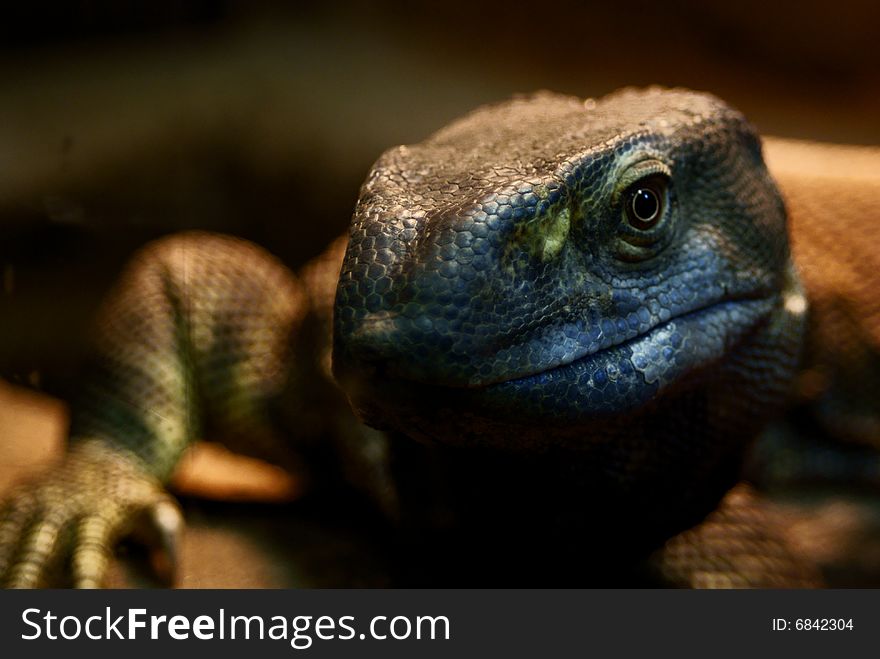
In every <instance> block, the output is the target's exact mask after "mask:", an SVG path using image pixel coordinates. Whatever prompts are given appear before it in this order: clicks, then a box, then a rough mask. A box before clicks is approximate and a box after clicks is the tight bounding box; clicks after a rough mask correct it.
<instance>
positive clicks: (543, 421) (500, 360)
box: [334, 88, 805, 469]
mask: <svg viewBox="0 0 880 659" xmlns="http://www.w3.org/2000/svg"><path fill="white" fill-rule="evenodd" d="M804 307H805V305H804V302H803V297H802V296H801V295H800V293H799V288H798V285H797V279H796V277H795V276H794V275H793V270H792V268H791V266H790V261H789V249H788V239H787V231H786V213H785V208H784V205H783V203H782V200H781V198H780V195H779V193H778V191H777V189H776V187H775V185H774V183H773V181H772V179H771V177H770V175H769V174H768V172H767V169H766V167H765V165H764V162H763V159H762V155H761V144H760V140H759V138H758V137H757V135H756V133H755V132H754V130H753V129H752V128H751V126H750V125H749V124H748V122H747V121H746V120H745V119H744V118H743V117H742V115H741V114H740V113H738V112H737V111H735V110H733V109H732V108H730V107H729V106H727V105H726V104H724V103H723V102H721V101H720V100H718V99H716V98H714V97H712V96H710V95H706V94H699V93H694V92H689V91H683V90H660V89H653V88H652V89H648V90H623V91H620V92H616V93H614V94H612V95H610V96H607V97H604V98H602V99H599V100H597V101H593V100H588V101H582V100H578V99H576V98H572V97H567V96H560V95H554V94H549V93H539V94H536V95H533V96H529V97H522V98H515V99H513V100H510V101H507V102H505V103H501V104H499V105H494V106H487V107H483V108H480V109H477V110H476V111H474V112H473V113H471V114H469V115H467V116H465V117H464V118H462V119H460V120H458V121H456V122H454V123H453V124H451V125H449V126H448V127H446V128H444V129H443V130H441V131H439V132H438V133H436V134H435V135H433V136H432V137H430V138H429V139H427V140H426V141H424V142H422V143H421V144H417V145H414V146H402V147H398V148H395V149H391V150H390V151H388V152H386V153H385V154H384V155H383V156H382V157H381V158H380V159H379V160H378V162H377V163H376V164H375V165H374V167H373V169H372V171H371V172H370V174H369V176H368V177H367V180H366V182H365V183H364V184H363V187H362V190H361V195H360V199H359V201H358V204H357V207H356V210H355V212H354V218H353V221H352V224H351V232H350V241H349V245H348V250H347V253H346V256H345V259H344V263H343V266H342V272H341V275H340V280H339V285H338V289H337V297H336V306H335V320H334V323H335V325H334V372H335V374H336V376H337V380H338V381H339V382H340V384H341V386H342V387H343V389H344V390H345V391H346V393H347V394H348V395H349V398H350V399H351V401H352V403H353V405H354V408H355V410H356V411H357V412H358V413H359V414H360V415H361V416H362V418H363V419H364V420H365V421H367V422H368V423H370V424H371V425H375V426H377V427H380V428H383V429H391V430H395V431H400V432H403V433H405V434H407V435H409V436H412V437H415V438H417V439H423V440H425V441H440V442H445V443H454V444H481V445H485V444H491V445H493V446H504V447H509V448H517V447H528V448H530V449H531V448H534V447H536V446H545V447H549V446H554V445H557V446H558V445H565V446H573V447H583V446H596V445H598V444H601V445H604V446H609V445H611V446H614V445H617V446H619V444H615V443H614V442H609V441H608V440H609V439H614V438H616V439H620V438H621V437H622V436H624V435H625V436H626V438H627V441H629V442H636V443H638V442H643V448H644V446H646V445H648V444H650V445H652V446H653V445H655V444H656V443H657V442H656V438H657V437H659V436H660V435H663V436H664V437H667V438H669V437H675V436H679V435H681V434H683V433H685V432H689V428H690V429H691V430H693V429H697V430H699V431H700V432H701V433H702V435H704V436H706V440H705V441H706V443H707V445H712V444H718V443H719V436H720V435H725V436H727V435H731V436H732V435H738V438H737V439H736V441H744V440H745V439H747V437H745V435H748V434H749V433H751V434H754V431H755V429H756V428H757V425H758V424H759V423H760V421H759V419H761V418H763V417H765V416H766V414H767V413H768V410H770V409H771V408H773V407H774V405H778V402H779V400H780V397H781V396H782V394H783V392H784V390H785V386H786V383H787V381H788V379H789V378H790V376H791V371H792V369H793V367H794V363H795V361H796V353H797V349H798V345H799V341H800V332H801V329H800V328H801V325H802V323H801V317H802V316H803V312H804ZM676 424H677V425H676ZM689 424H690V425H689ZM665 441H666V442H667V444H669V442H674V441H675V440H674V439H667V440H665ZM679 443H681V442H679ZM630 448H632V447H630ZM647 450H654V449H647ZM608 459H609V460H613V459H614V458H613V456H610V457H608ZM625 468H626V467H625V466H623V467H621V469H625Z"/></svg>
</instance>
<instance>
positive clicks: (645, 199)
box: [632, 188, 660, 224]
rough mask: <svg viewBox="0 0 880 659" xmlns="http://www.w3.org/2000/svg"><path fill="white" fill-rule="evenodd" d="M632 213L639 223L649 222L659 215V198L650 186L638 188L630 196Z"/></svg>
mask: <svg viewBox="0 0 880 659" xmlns="http://www.w3.org/2000/svg"><path fill="white" fill-rule="evenodd" d="M632 214H633V217H634V219H635V220H637V221H638V222H640V223H641V224H650V223H652V222H654V220H656V219H657V216H658V215H660V198H659V197H658V196H657V193H656V192H654V190H652V189H651V188H639V189H638V190H636V191H635V194H634V195H633V197H632Z"/></svg>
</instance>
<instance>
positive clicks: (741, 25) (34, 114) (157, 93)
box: [0, 0, 880, 585]
mask: <svg viewBox="0 0 880 659" xmlns="http://www.w3.org/2000/svg"><path fill="white" fill-rule="evenodd" d="M876 12H877V9H876V3H874V2H870V1H869V0H864V1H858V0H856V1H852V2H846V1H841V2H834V3H831V2H825V1H820V0H802V1H801V2H799V3H797V5H796V6H794V7H793V6H792V5H787V4H783V3H770V2H766V1H765V0H737V2H724V3H707V2H702V1H700V0H683V1H681V2H671V1H670V2H656V0H655V1H652V2H643V1H642V0H629V1H628V2H625V3H612V2H595V3H593V2H576V1H575V0H556V1H555V2H552V3H544V4H542V3H535V2H525V1H523V0H511V1H508V2H485V3H481V2H478V1H476V0H474V1H471V2H459V1H458V0H452V1H449V2H425V3H420V4H419V5H418V7H413V6H411V4H410V3H406V2H402V1H397V0H376V1H367V0H360V1H359V0H350V1H347V2H345V1H343V2H336V3H329V2H318V1H311V2H310V1H305V2H282V1H280V0H255V1H251V2H246V1H244V0H240V1H236V0H194V1H192V2H184V1H170V0H131V1H129V2H113V1H111V0H91V1H86V0H82V1H79V2H75V1H71V2H64V3H61V2H58V3H55V2H49V1H47V0H32V1H30V2H19V3H6V5H5V6H3V7H2V8H0V378H3V379H4V380H6V381H7V382H11V383H21V384H29V385H33V386H38V387H40V388H42V389H44V390H46V391H48V392H50V393H53V394H59V395H61V396H64V394H65V392H66V391H67V390H68V388H69V386H70V382H71V381H73V380H72V378H71V375H72V374H73V373H74V372H75V370H76V367H77V364H78V363H79V362H80V360H81V359H82V353H83V346H84V345H85V343H86V338H87V336H88V328H89V320H90V319H91V317H92V315H93V313H94V311H95V308H96V306H97V304H98V302H99V300H100V298H101V296H102V294H103V293H104V292H105V291H106V289H107V288H108V286H109V285H110V283H111V282H112V280H113V278H114V277H115V275H116V274H117V273H118V271H119V269H120V268H121V267H122V264H123V263H124V262H125V260H126V259H127V258H128V257H129V256H130V254H131V253H132V251H134V250H135V249H137V247H139V246H140V245H142V244H143V243H145V242H146V241H148V240H151V239H153V238H156V237H158V236H161V235H163V234H167V233H170V232H174V231H179V230H182V229H191V228H202V229H211V230H217V231H223V232H229V233H233V234H237V235H241V236H244V237H247V238H249V239H251V240H254V241H256V242H258V243H260V244H261V245H263V246H265V247H267V248H268V249H269V250H271V251H272V252H274V253H275V254H277V255H278V256H280V257H281V258H282V259H283V260H285V261H286V262H287V263H288V264H290V265H291V266H293V267H295V266H297V265H300V264H302V263H303V262H304V261H305V260H307V259H308V258H309V257H310V256H313V255H315V254H317V253H318V252H319V251H320V250H321V248H322V247H323V245H324V244H326V243H327V242H329V241H330V240H331V239H332V238H333V237H335V236H336V235H338V234H340V233H341V232H342V231H343V230H344V229H345V227H346V225H347V223H348V221H349V217H350V214H351V211H352V208H353V206H354V203H355V200H356V198H357V193H358V188H359V186H360V183H361V181H362V180H363V178H364V176H365V174H366V172H367V170H368V168H369V167H370V165H371V164H372V162H373V161H374V160H375V159H376V158H377V157H378V156H379V154H380V153H381V152H382V151H383V150H385V149H386V148H388V147H391V146H394V145H397V144H401V143H408V142H414V141H418V140H421V139H422V138H424V137H425V136H427V135H428V134H430V133H431V132H433V131H434V130H436V129H438V128H440V127H441V126H442V125H443V124H445V123H446V122H448V121H449V120H451V119H453V118H455V117H456V116H458V115H460V114H462V113H464V112H466V111H467V110H469V109H471V108H473V107H475V106H477V105H479V104H481V103H485V102H490V101H497V100H501V99H504V98H505V97H507V96H509V95H511V94H513V93H516V92H528V91H533V90H536V89H541V88H545V89H551V90H554V91H559V92H567V93H572V94H576V95H578V96H582V97H586V96H598V95H602V94H605V93H607V92H609V91H612V90H614V89H616V88H618V87H621V86H625V85H647V84H661V85H669V86H677V85H680V86H686V87H691V88H695V89H701V90H708V91H712V92H714V93H715V94H717V95H719V96H721V97H722V98H724V99H726V100H727V101H729V102H730V103H732V104H733V105H735V106H736V107H738V108H739V109H741V110H742V111H744V112H745V113H746V115H747V116H749V118H750V119H751V120H752V121H753V122H754V123H755V124H756V125H757V127H758V129H759V130H760V131H761V132H762V133H767V134H774V135H780V136H786V137H795V138H806V139H813V140H822V141H832V142H842V143H853V144H878V143H880V122H878V117H880V67H878V55H877V36H878V32H877V26H876ZM4 400H6V403H7V404H5V405H4V404H0V432H2V433H4V434H5V437H2V438H0V443H5V445H6V446H7V447H8V446H11V445H13V444H14V445H17V446H25V447H33V446H36V445H40V446H43V444H39V442H41V441H43V439H42V438H44V437H46V436H48V435H51V434H52V433H55V435H57V434H58V432H59V431H58V428H59V427H60V426H58V424H55V425H52V424H51V423H49V421H47V419H49V418H50V417H52V415H56V417H52V418H61V419H63V408H62V407H61V406H60V405H59V404H57V403H54V402H48V401H46V400H44V401H36V400H35V399H30V398H21V397H20V394H19V393H18V392H15V393H9V394H8V397H7V398H6V399H4ZM12 400H15V401H17V403H16V405H18V407H16V406H15V405H12V404H11V403H10V402H9V401H12ZM29 405H30V406H36V407H32V408H31V407H28V406H29ZM22 406H24V407H22ZM41 406H42V407H41ZM21 409H25V410H32V411H33V414H31V416H29V417H22V416H16V415H17V414H18V413H19V412H17V411H16V410H19V411H20V410H21ZM4 414H5V415H6V416H3V415H4ZM23 418H29V419H32V420H34V423H35V424H36V425H31V426H28V427H27V429H24V428H23V426H22V424H21V422H20V421H21V419H23ZM41 424H43V425H41ZM46 424H49V425H46ZM4 429H5V430H4ZM15 433H25V434H24V435H20V436H16V435H15ZM14 437H18V438H17V439H15V440H14V441H13V438H14ZM52 441H55V440H54V439H53V440H52ZM49 445H50V444H46V446H49ZM23 450H25V449H23ZM26 450H31V449H26ZM47 450H49V449H47ZM21 459H22V460H25V461H27V460H28V459H29V458H21ZM6 464H7V465H8V466H9V468H8V469H6V470H5V473H6V474H7V475H8V476H9V477H10V478H11V476H12V474H13V472H14V471H15V464H16V463H15V458H9V459H8V460H7V461H6ZM3 472H4V469H3V466H2V465H0V488H2V487H3V486H4V485H5V482H4V481H3V478H2V477H3ZM258 585H259V584H258Z"/></svg>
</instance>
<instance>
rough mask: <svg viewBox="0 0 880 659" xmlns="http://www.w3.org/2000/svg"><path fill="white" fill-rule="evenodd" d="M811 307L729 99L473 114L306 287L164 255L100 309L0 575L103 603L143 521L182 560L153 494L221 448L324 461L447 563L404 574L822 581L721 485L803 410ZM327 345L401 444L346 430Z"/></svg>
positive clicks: (187, 256) (403, 166)
mask: <svg viewBox="0 0 880 659" xmlns="http://www.w3.org/2000/svg"><path fill="white" fill-rule="evenodd" d="M649 175H653V176H655V177H657V176H659V177H661V178H660V179H659V180H660V181H661V182H665V183H664V184H663V186H661V187H665V188H666V190H668V195H669V196H668V203H667V204H666V207H665V211H664V213H663V215H662V217H661V219H660V220H659V221H658V222H656V223H655V224H653V225H652V226H650V227H634V226H632V225H631V224H630V223H628V220H627V217H626V214H625V211H624V210H623V205H624V204H625V203H627V200H628V199H629V197H628V195H629V193H630V191H631V190H632V189H633V186H637V184H638V182H639V181H641V180H643V179H644V177H645V176H649ZM655 180H656V179H655ZM821 220H824V218H821ZM799 221H800V222H802V223H804V224H806V225H810V226H814V222H816V223H818V222H820V218H817V217H813V216H810V215H809V211H804V215H803V216H802V217H800V219H798V218H797V217H796V219H795V222H794V225H795V227H797V226H798V222H799ZM795 244H796V245H797V241H795ZM340 264H341V268H342V272H341V275H339V272H340ZM337 279H338V281H339V287H338V292H337V293H336V298H335V300H336V302H335V313H334V303H333V300H334V291H335V290H336V289H337V285H336V283H337ZM809 283H810V278H809V277H808V284H809ZM805 311H806V303H805V300H804V298H803V296H802V294H801V290H800V287H799V284H798V281H797V276H796V275H795V269H794V268H793V267H792V266H791V263H790V257H789V248H788V241H787V233H786V214H785V211H784V208H783V205H782V202H781V199H780V196H779V193H778V192H777V190H776V187H775V185H774V183H773V181H772V179H771V178H770V177H769V175H768V174H767V172H766V169H765V167H764V164H763V161H762V159H761V152H760V144H759V142H758V140H757V137H756V136H755V135H754V133H753V131H752V129H751V128H750V127H749V125H748V124H747V123H746V122H745V121H744V120H743V118H742V117H741V116H740V115H739V114H738V113H736V112H735V111H733V110H731V109H730V108H728V107H727V106H725V105H724V104H723V103H721V102H720V101H718V100H716V99H714V98H712V97H709V96H706V95H699V94H693V93H689V92H682V91H659V90H649V91H646V92H634V91H626V92H619V93H617V94H614V95H612V96H610V97H606V98H604V99H601V100H600V101H598V102H596V103H588V104H584V103H582V102H581V101H578V100H577V99H572V98H568V97H561V96H554V95H549V94H540V95H537V96H534V97H529V98H527V99H518V100H514V101H511V102H508V103H505V104H501V105H498V106H493V107H488V108H482V109H480V110H477V111H476V112H474V113H472V114H471V115H469V116H468V117H465V118H464V119H462V120H460V121H458V122H456V123H454V124H452V125H451V126H450V127H448V128H446V129H444V130H443V131H441V132H440V133H438V134H437V135H435V136H433V137H432V138H430V139H429V140H427V141H426V142H424V143H422V144H421V145H416V146H413V147H409V148H404V147H401V148H400V149H394V150H391V151H389V152H388V153H387V154H385V155H384V156H383V157H382V158H381V159H380V160H379V161H378V163H377V164H376V165H375V166H374V168H373V170H372V172H371V173H370V175H369V176H368V178H367V181H366V183H365V184H364V187H363V190H362V194H361V199H360V201H359V203H358V207H357V209H356V211H355V216H354V219H353V222H352V229H351V234H350V240H349V241H348V247H347V249H346V241H344V240H343V241H338V242H337V243H335V244H334V245H333V246H332V247H331V248H330V249H329V250H328V252H327V253H326V254H325V255H324V256H322V257H321V258H320V259H318V260H316V261H315V262H313V263H312V264H310V265H309V266H307V267H306V268H305V269H304V270H303V271H302V272H301V273H299V275H298V276H294V275H293V274H291V273H289V272H288V271H286V270H285V269H284V268H283V267H282V266H281V265H280V264H279V263H277V262H276V261H275V260H274V259H273V258H272V257H271V256H269V255H268V254H266V253H265V252H263V251H262V250H260V249H259V248H256V247H254V246H252V245H249V244H247V243H244V242H243V241H240V240H236V239H232V238H225V237H220V236H213V235H209V234H186V235H183V236H175V237H171V238H168V239H166V240H164V241H160V242H159V243H156V244H154V245H152V246H150V247H148V248H146V249H145V250H144V251H143V252H142V253H141V254H140V255H139V256H138V257H137V259H135V261H134V262H133V263H132V264H131V266H130V267H129V269H128V271H127V274H126V275H125V276H124V277H123V280H122V282H121V283H120V284H119V286H118V287H117V289H116V290H115V292H114V293H113V294H112V295H111V297H110V299H109V300H108V301H107V303H106V304H105V307H104V310H103V312H102V314H101V318H100V319H99V322H98V327H99V330H98V332H97V334H96V342H95V343H96V353H95V359H94V362H93V364H92V366H91V368H90V370H89V371H88V374H87V375H86V376H84V380H83V383H84V386H83V392H82V395H81V398H80V400H79V401H78V403H77V404H76V405H75V406H74V422H73V426H72V429H71V449H70V451H69V454H68V457H67V458H66V460H64V461H63V462H62V463H61V464H59V465H58V466H57V467H56V468H55V469H53V470H51V471H49V472H48V473H46V474H45V475H44V476H43V477H42V478H41V479H38V480H37V481H35V482H34V483H31V484H29V485H27V486H26V487H24V488H23V489H21V490H19V491H18V492H17V493H16V494H14V495H13V496H12V497H11V498H10V499H8V501H7V503H6V505H5V507H4V509H3V513H2V522H0V578H2V579H3V580H4V581H5V583H6V584H7V585H10V586H19V587H26V586H34V585H42V584H44V583H52V582H53V579H54V578H55V574H56V572H55V568H57V567H58V566H59V565H60V566H61V571H62V572H66V573H68V574H69V575H72V578H73V583H74V584H75V585H78V586H95V585H97V584H99V583H100V579H101V576H102V574H103V570H104V567H105V565H106V562H107V560H108V558H109V556H110V550H111V548H112V546H113V543H114V542H115V540H116V539H118V538H119V537H120V536H121V535H123V534H125V533H127V532H129V531H130V530H131V529H132V528H133V527H135V526H136V523H137V522H139V521H141V520H146V521H149V522H152V527H154V528H155V529H158V531H159V533H158V535H157V536H156V537H157V538H160V539H161V540H162V542H161V543H160V544H162V545H164V546H165V547H166V548H170V547H173V544H174V540H173V539H174V536H175V534H176V532H177V530H178V528H179V518H178V517H177V516H176V515H175V514H174V513H173V512H172V511H173V509H172V508H171V507H170V504H169V499H168V495H167V494H166V493H165V492H164V490H163V489H162V483H164V482H165V481H167V479H168V477H169V476H170V474H171V472H172V471H173V469H174V466H175V464H176V463H177V461H178V460H179V459H180V456H181V455H182V454H183V452H184V451H185V450H186V448H187V446H188V445H189V444H190V443H191V442H192V441H194V439H195V438H197V437H199V436H202V435H206V436H210V437H211V438H212V439H223V440H225V441H226V442H227V443H229V444H231V445H232V446H233V447H234V448H235V449H236V450H239V451H242V452H245V453H248V454H254V455H258V456H260V457H264V458H268V459H271V460H274V461H276V462H281V463H283V462H284V461H285V460H286V459H290V456H291V455H297V456H303V455H305V456H308V455H309V454H312V453H321V452H322V451H323V449H322V446H324V445H330V446H332V447H333V449H334V453H335V454H336V455H337V456H338V458H339V464H340V466H341V470H342V472H343V473H344V474H345V475H346V476H347V477H348V478H349V479H350V480H351V481H352V482H354V483H355V484H356V485H357V486H359V487H361V488H362V489H364V490H365V491H367V492H368V493H369V494H370V495H372V496H373V497H374V498H375V499H376V500H377V501H378V502H379V503H380V504H381V505H382V506H383V507H384V508H385V509H386V510H387V511H388V512H389V514H390V515H392V516H395V517H397V518H398V519H399V520H400V521H401V523H402V526H403V527H404V528H408V529H411V530H415V533H414V534H412V535H410V536H407V538H408V540H407V541H408V542H410V543H411V544H410V545H407V546H409V547H410V552H411V554H412V555H413V556H415V557H416V558H417V559H419V560H416V561H415V562H416V563H418V562H422V563H427V564H428V565H429V566H431V573H430V574H425V573H424V572H418V571H415V572H413V573H411V574H408V575H407V576H409V577H411V581H410V583H424V582H432V583H437V582H438V581H439V580H440V579H443V576H444V575H443V574H442V572H441V571H436V570H435V568H436V566H437V565H439V564H447V563H449V564H451V566H450V571H451V572H452V573H453V574H455V575H457V576H458V577H459V578H460V579H461V580H462V581H463V582H464V583H467V584H475V585H483V584H486V583H500V584H505V585H512V584H514V583H515V584H523V583H535V584H548V583H588V584H591V583H604V584H616V583H620V584H631V583H643V582H644V580H646V579H647V580H650V581H652V582H659V583H662V584H668V585H691V586H709V587H712V586H724V585H728V586H729V585H733V586H806V585H816V584H818V583H819V581H818V577H817V575H816V573H815V571H814V570H813V568H812V566H811V565H810V563H809V561H808V560H805V559H804V557H800V556H797V555H795V553H793V552H792V550H791V549H790V548H789V547H787V546H786V543H785V542H784V540H783V539H782V538H780V537H779V536H778V534H777V533H776V529H775V523H774V519H773V513H772V511H770V510H767V509H766V508H765V507H764V506H763V504H762V503H761V501H760V499H759V497H757V496H756V495H755V494H754V493H753V492H752V491H751V490H749V489H748V488H743V487H737V488H735V489H734V490H732V491H731V492H730V494H727V493H728V491H729V490H730V489H731V488H732V487H733V486H734V485H735V483H736V481H737V478H738V474H739V468H740V463H741V460H742V457H743V454H744V451H745V450H746V448H747V446H748V445H749V443H750V442H751V440H752V439H753V438H754V436H755V435H756V434H757V433H758V431H759V430H760V429H761V428H762V426H763V425H764V424H765V422H766V421H767V420H768V419H770V418H771V417H772V416H774V415H775V414H777V413H778V412H779V410H780V408H781V406H782V405H783V403H784V400H785V396H786V392H787V390H788V388H789V386H790V383H791V380H792V379H793V377H794V375H795V370H796V362H797V356H798V352H799V349H800V347H801V344H802V333H803V326H804V315H805ZM334 318H335V326H334ZM331 334H332V335H333V336H334V337H335V338H334V341H333V342H332V343H331V340H330V338H331ZM331 349H332V350H333V353H334V354H333V360H332V361H333V367H334V369H335V372H336V375H337V378H338V381H339V383H340V384H341V385H342V390H343V391H344V393H345V395H346V396H347V398H348V399H349V400H350V401H351V402H352V404H353V407H354V409H355V411H356V412H357V414H358V416H359V417H361V418H363V419H364V420H366V421H367V422H368V423H369V424H371V425H373V426H376V427H379V428H381V429H382V430H383V431H385V433H384V434H383V433H377V432H375V431H371V430H370V429H368V428H366V427H365V426H363V425H361V424H359V423H358V421H357V419H356V418H355V417H354V416H353V415H351V414H350V412H349V407H348V405H347V404H346V403H345V400H344V397H343V396H342V395H341V393H340V391H339V390H338V389H337V387H336V386H335V385H334V384H333V377H332V375H331V373H330V364H331ZM279 428H281V429H287V430H290V431H291V432H289V433H286V434H285V433H279V432H277V430H278V429H279ZM414 440H415V441H414ZM725 495H726V496H725ZM722 499H723V501H722ZM142 513H147V514H142ZM453 557H459V559H458V563H457V564H456V563H455V562H454V561H452V558H453ZM68 559H69V563H68V562H67V561H68ZM65 566H67V569H66V570H65V569H64V567H65ZM440 582H441V583H449V582H448V581H440Z"/></svg>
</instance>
